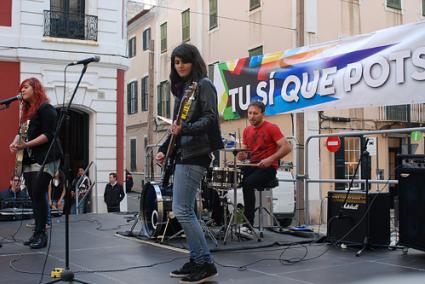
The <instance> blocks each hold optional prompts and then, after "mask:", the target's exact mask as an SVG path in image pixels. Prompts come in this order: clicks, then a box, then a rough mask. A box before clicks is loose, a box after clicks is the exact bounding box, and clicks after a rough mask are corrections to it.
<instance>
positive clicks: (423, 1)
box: [422, 0, 425, 17]
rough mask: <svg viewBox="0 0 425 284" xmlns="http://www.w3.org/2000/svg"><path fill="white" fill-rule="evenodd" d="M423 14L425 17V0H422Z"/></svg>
mask: <svg viewBox="0 0 425 284" xmlns="http://www.w3.org/2000/svg"><path fill="white" fill-rule="evenodd" d="M422 16H424V17H425V0H422Z"/></svg>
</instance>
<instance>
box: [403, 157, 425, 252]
mask: <svg viewBox="0 0 425 284" xmlns="http://www.w3.org/2000/svg"><path fill="white" fill-rule="evenodd" d="M398 164H399V168H398V171H397V178H398V198H399V224H400V225H399V237H400V241H399V244H400V245H403V246H407V247H412V248H415V249H419V250H423V251H425V155H399V156H398Z"/></svg>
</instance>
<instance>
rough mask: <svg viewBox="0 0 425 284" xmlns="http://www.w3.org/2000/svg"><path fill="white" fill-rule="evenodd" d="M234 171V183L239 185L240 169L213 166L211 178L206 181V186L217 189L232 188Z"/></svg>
mask: <svg viewBox="0 0 425 284" xmlns="http://www.w3.org/2000/svg"><path fill="white" fill-rule="evenodd" d="M235 171H236V183H237V185H239V183H240V179H241V171H240V169H235V168H222V167H214V168H213V170H212V173H211V179H210V181H209V182H208V186H209V187H212V188H218V189H227V188H228V189H230V188H233V183H234V178H235Z"/></svg>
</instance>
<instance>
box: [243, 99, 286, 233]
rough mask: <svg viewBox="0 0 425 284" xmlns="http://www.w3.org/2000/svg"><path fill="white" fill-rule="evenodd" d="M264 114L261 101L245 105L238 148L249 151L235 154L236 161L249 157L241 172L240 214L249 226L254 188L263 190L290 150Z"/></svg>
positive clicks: (253, 207)
mask: <svg viewBox="0 0 425 284" xmlns="http://www.w3.org/2000/svg"><path fill="white" fill-rule="evenodd" d="M264 111H265V105H264V104H263V103H262V102H259V101H254V102H251V103H250V104H249V106H248V120H249V123H250V125H249V126H247V127H246V128H245V129H244V131H243V137H242V139H243V141H242V149H247V150H249V151H246V152H239V153H238V155H237V158H238V160H240V161H246V160H247V159H248V158H250V161H249V162H250V165H251V166H249V167H244V168H243V169H242V172H243V179H242V189H243V199H244V204H245V206H244V207H245V211H244V213H245V216H246V218H247V219H248V221H249V222H250V223H251V225H252V224H254V213H255V188H257V187H264V186H266V185H267V184H268V183H269V182H270V181H271V180H273V179H275V178H276V170H277V168H278V161H279V160H280V159H281V158H283V157H285V156H286V155H287V154H288V153H290V152H291V150H292V148H291V145H290V144H289V142H288V141H287V140H286V139H285V137H284V135H283V134H282V132H281V131H280V129H279V127H278V126H277V125H275V124H273V123H270V122H268V121H265V120H264ZM248 156H250V157H248ZM245 228H249V226H245Z"/></svg>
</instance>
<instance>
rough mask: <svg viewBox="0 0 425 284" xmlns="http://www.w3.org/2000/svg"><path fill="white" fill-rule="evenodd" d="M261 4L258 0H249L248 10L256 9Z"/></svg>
mask: <svg viewBox="0 0 425 284" xmlns="http://www.w3.org/2000/svg"><path fill="white" fill-rule="evenodd" d="M260 6H261V3H260V0H249V10H250V11H251V10H254V9H257V8H258V7H260Z"/></svg>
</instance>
